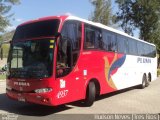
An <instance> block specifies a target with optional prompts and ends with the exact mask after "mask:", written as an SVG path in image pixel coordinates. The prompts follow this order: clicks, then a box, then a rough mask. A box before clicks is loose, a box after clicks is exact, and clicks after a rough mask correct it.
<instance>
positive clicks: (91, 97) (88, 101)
mask: <svg viewBox="0 0 160 120" xmlns="http://www.w3.org/2000/svg"><path fill="white" fill-rule="evenodd" d="M95 97H96V86H95V83H94V82H93V81H91V82H89V84H88V86H87V90H86V98H85V101H84V103H85V106H87V107H89V106H92V105H93V103H94V101H95Z"/></svg>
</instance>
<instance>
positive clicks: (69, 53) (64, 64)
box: [56, 21, 82, 77]
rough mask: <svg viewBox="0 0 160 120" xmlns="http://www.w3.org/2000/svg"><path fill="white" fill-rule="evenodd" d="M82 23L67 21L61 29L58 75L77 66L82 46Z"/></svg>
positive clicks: (65, 73)
mask: <svg viewBox="0 0 160 120" xmlns="http://www.w3.org/2000/svg"><path fill="white" fill-rule="evenodd" d="M81 29H82V27H81V23H80V22H76V21H67V22H65V23H64V26H63V28H62V31H61V38H60V41H59V43H58V53H57V55H58V56H57V65H56V68H57V71H56V74H57V77H62V76H65V75H67V74H68V73H70V71H71V70H72V69H73V67H74V66H75V64H76V62H77V59H78V56H79V52H80V46H81Z"/></svg>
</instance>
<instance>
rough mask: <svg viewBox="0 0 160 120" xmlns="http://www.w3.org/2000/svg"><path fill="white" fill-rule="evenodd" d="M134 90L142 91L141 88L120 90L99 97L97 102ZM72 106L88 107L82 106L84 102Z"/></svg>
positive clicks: (77, 102)
mask: <svg viewBox="0 0 160 120" xmlns="http://www.w3.org/2000/svg"><path fill="white" fill-rule="evenodd" d="M134 89H140V88H139V86H134V87H130V88H126V89H122V90H119V91H115V92H112V93H107V94H104V95H101V96H97V97H96V101H99V100H103V99H105V98H109V97H112V96H114V95H117V94H121V93H124V92H127V91H130V90H134ZM96 101H95V102H96ZM70 105H73V106H78V107H86V106H85V105H84V104H82V101H76V102H73V103H70Z"/></svg>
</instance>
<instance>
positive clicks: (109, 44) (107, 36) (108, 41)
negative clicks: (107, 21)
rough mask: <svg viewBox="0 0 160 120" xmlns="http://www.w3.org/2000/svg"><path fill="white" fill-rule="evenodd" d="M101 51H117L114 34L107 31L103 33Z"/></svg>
mask: <svg viewBox="0 0 160 120" xmlns="http://www.w3.org/2000/svg"><path fill="white" fill-rule="evenodd" d="M103 43H104V46H103V49H104V50H106V51H111V52H116V51H117V41H116V34H115V33H112V32H109V31H107V30H104V31H103Z"/></svg>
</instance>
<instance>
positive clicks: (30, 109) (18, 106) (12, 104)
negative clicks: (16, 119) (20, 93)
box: [0, 94, 71, 116]
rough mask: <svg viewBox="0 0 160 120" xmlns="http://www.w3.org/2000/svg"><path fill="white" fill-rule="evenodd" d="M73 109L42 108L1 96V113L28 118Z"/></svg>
mask: <svg viewBox="0 0 160 120" xmlns="http://www.w3.org/2000/svg"><path fill="white" fill-rule="evenodd" d="M68 109H71V107H68V106H65V105H62V106H58V107H50V106H42V105H36V104H29V103H23V102H18V101H14V100H11V99H9V98H8V97H7V96H6V94H0V111H1V110H2V111H6V112H9V113H15V114H19V115H28V116H46V115H50V114H54V113H58V112H61V111H65V110H68Z"/></svg>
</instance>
